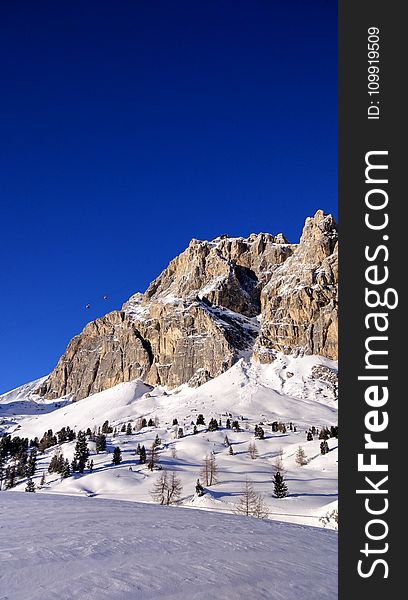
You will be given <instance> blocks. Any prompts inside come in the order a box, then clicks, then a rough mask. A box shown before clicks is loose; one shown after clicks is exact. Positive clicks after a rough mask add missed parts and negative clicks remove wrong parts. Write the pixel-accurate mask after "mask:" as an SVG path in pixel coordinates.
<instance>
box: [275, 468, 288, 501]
mask: <svg viewBox="0 0 408 600" xmlns="http://www.w3.org/2000/svg"><path fill="white" fill-rule="evenodd" d="M273 486H274V490H273V493H274V496H275V498H286V496H287V495H288V486H287V485H286V483H285V480H284V478H283V475H282V473H281V472H280V471H276V473H275V475H274V476H273Z"/></svg>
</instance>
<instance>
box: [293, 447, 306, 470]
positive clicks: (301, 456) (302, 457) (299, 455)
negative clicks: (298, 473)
mask: <svg viewBox="0 0 408 600" xmlns="http://www.w3.org/2000/svg"><path fill="white" fill-rule="evenodd" d="M295 461H296V464H297V465H299V467H303V466H304V465H307V457H306V454H305V451H304V450H303V448H302V446H299V448H298V449H297V450H296V455H295Z"/></svg>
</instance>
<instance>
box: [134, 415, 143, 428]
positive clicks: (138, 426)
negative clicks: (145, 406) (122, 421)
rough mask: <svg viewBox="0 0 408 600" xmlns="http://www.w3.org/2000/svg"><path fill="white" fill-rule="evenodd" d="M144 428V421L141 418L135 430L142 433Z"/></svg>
mask: <svg viewBox="0 0 408 600" xmlns="http://www.w3.org/2000/svg"><path fill="white" fill-rule="evenodd" d="M142 427H143V419H142V417H139V418H138V420H137V421H136V425H135V430H136V431H140V430H141V429H142Z"/></svg>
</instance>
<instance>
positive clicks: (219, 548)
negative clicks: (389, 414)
mask: <svg viewBox="0 0 408 600" xmlns="http://www.w3.org/2000/svg"><path fill="white" fill-rule="evenodd" d="M336 358H337V228H336V225H335V223H334V220H333V218H332V217H331V216H330V215H324V213H322V211H318V212H317V213H316V215H315V216H314V217H313V218H312V219H307V221H306V224H305V228H304V232H303V234H302V238H301V241H300V243H299V244H297V245H296V244H289V243H288V242H287V240H286V239H285V238H284V236H282V235H281V234H279V235H278V236H272V235H270V234H259V235H252V236H250V237H249V238H246V239H244V238H229V237H228V236H221V237H220V238H217V239H216V240H213V241H212V242H201V241H198V240H193V241H192V242H191V244H190V245H189V247H188V248H187V250H186V251H185V252H183V253H182V254H181V255H180V256H179V257H177V258H176V259H174V261H172V262H171V263H170V265H169V266H168V267H167V268H166V269H165V270H164V271H163V273H162V274H161V275H159V277H158V278H157V279H156V280H155V281H154V282H153V283H152V284H151V285H150V287H149V288H148V290H147V291H146V292H145V294H143V295H142V294H135V295H134V296H132V297H131V298H130V300H129V301H128V302H126V303H125V304H124V305H123V307H122V310H121V311H115V312H113V313H110V314H108V315H106V316H104V317H102V318H100V319H97V320H96V321H94V322H92V323H89V324H88V325H87V326H86V327H85V329H84V330H83V332H82V333H81V334H79V335H78V336H76V337H74V338H73V339H72V340H71V342H70V344H69V345H68V348H67V350H66V352H65V353H64V355H63V356H62V357H61V359H60V361H59V362H58V365H57V366H56V368H55V369H54V371H53V372H52V373H51V374H50V375H49V376H48V377H44V378H42V379H39V380H36V381H34V382H31V383H29V384H26V385H23V386H21V387H19V388H17V389H15V390H12V391H11V392H8V393H6V394H3V395H1V396H0V484H1V485H0V489H2V490H3V491H1V493H0V507H1V509H2V511H3V514H9V513H12V512H13V511H18V513H19V518H18V521H16V520H14V522H13V524H12V522H11V519H10V520H8V518H7V517H6V521H5V523H6V528H4V527H2V528H0V536H1V535H4V534H5V535H6V537H7V540H8V541H7V544H3V545H1V543H0V547H2V548H3V550H0V554H1V553H2V558H3V559H5V560H6V562H7V561H9V563H8V566H7V569H6V570H4V571H3V574H2V575H0V597H3V595H2V587H3V588H4V589H5V590H6V592H4V594H6V595H5V596H4V597H5V598H6V597H12V598H16V600H17V599H18V598H22V597H24V598H25V597H27V596H25V595H24V593H25V591H24V590H25V589H26V586H27V585H28V583H30V586H31V584H33V585H32V587H31V589H32V594H31V596H30V598H32V599H33V600H34V599H35V598H39V597H40V596H41V597H43V595H44V593H48V592H49V591H50V590H51V591H52V593H53V594H57V595H58V597H59V598H67V599H68V598H69V599H71V598H76V597H78V598H79V597H87V598H90V599H92V598H95V599H96V598H101V597H102V598H103V597H108V596H109V598H113V599H120V598H125V597H126V598H129V597H130V598H133V597H134V598H140V599H141V600H144V599H146V600H148V599H150V598H155V599H156V598H157V599H158V600H161V599H163V600H164V599H168V600H172V599H175V598H186V597H191V598H197V599H198V598H207V597H208V596H209V595H210V593H213V595H214V590H216V592H215V597H220V598H225V599H227V598H231V600H232V599H235V598H244V597H247V595H248V594H249V591H250V592H251V594H254V593H255V592H256V595H257V597H259V598H273V599H274V600H279V599H280V598H285V600H292V599H293V600H298V598H300V597H302V598H303V597H305V596H308V597H313V598H314V599H316V600H324V599H326V598H327V599H329V598H335V597H336V592H335V588H336V582H335V573H336V537H335V536H336V534H335V532H334V531H323V529H324V528H326V529H336V528H337V459H338V448H337V447H338V439H337V426H336V425H337V363H336V361H335V359H336ZM67 432H69V435H68V434H67ZM84 432H86V434H84ZM101 434H104V435H102V436H101ZM101 438H104V444H106V446H104V447H101V443H100V442H101ZM81 440H82V442H81V443H82V451H83V443H85V446H86V448H87V453H89V456H88V455H87V456H86V459H85V460H86V464H85V462H84V464H83V468H81V469H79V468H78V452H79V450H78V445H80V441H81ZM33 449H34V450H33ZM143 449H146V450H147V453H148V460H147V462H145V461H144V460H142V457H143ZM30 453H31V455H30ZM153 456H154V459H153ZM33 457H34V458H33ZM114 459H115V460H114ZM149 462H150V463H151V464H150V465H149V464H148V463H149ZM56 463H58V465H59V467H58V468H57V469H55V468H53V466H54V467H55V464H56ZM210 463H211V465H212V466H211V469H213V471H214V472H213V475H214V478H213V479H211V478H210V479H209V478H208V477H207V475H208V465H209V464H210ZM61 465H62V466H61ZM205 465H207V467H205ZM71 467H72V468H71ZM203 467H204V471H205V469H206V468H207V475H206V473H205V472H203ZM277 474H278V476H279V477H283V484H282V485H283V487H284V486H286V489H285V490H283V492H284V493H278V492H279V490H278V489H277V487H276V485H277V484H276V476H277ZM166 478H168V479H166ZM206 479H207V480H206ZM197 480H200V485H201V490H200V486H197ZM169 481H173V482H176V487H177V495H176V497H175V500H174V499H173V500H172V502H173V503H174V504H177V505H178V507H180V508H181V510H180V511H177V510H175V509H173V508H171V507H170V508H167V509H166V508H164V507H161V506H158V504H157V503H158V502H165V497H164V496H163V492H162V491H161V492H160V493H159V495H157V490H158V489H159V490H163V489H164V488H165V489H167V491H168V489H169V488H168V487H167V488H166V486H168V485H169V483H168V482H169ZM163 482H164V483H163ZM163 486H164V488H163ZM245 490H246V491H245ZM248 490H249V491H248ZM24 491H35V492H36V494H19V493H15V492H24ZM280 491H282V488H280ZM246 493H248V494H252V496H251V498H252V500H251V501H250V504H251V507H252V508H251V511H248V510H246V514H249V515H252V516H258V517H262V519H263V520H262V522H258V520H257V519H254V518H252V519H251V518H249V517H245V518H242V517H240V516H237V513H241V514H242V501H243V499H245V497H246V496H245V494H246ZM160 494H161V496H160ZM33 496H34V498H33ZM61 496H65V497H64V498H63V497H61ZM66 496H76V498H67V497H66ZM81 497H82V498H81ZM247 498H249V496H247ZM99 500H103V502H99ZM119 500H121V501H126V502H118V501H119ZM248 502H249V500H248ZM154 503H155V504H154ZM153 504H154V505H153ZM248 506H249V504H247V507H248ZM192 509H194V510H192ZM44 519H47V523H45V521H44ZM271 521H279V523H271ZM310 526H311V527H310ZM19 529H21V531H22V533H21V535H20V534H19V533H18V530H19ZM10 539H12V540H13V546H12V548H11V547H10ZM39 540H41V542H39ZM197 545H198V546H199V550H200V558H199V559H197V556H194V548H197ZM9 548H11V550H10V552H12V555H13V561H12V563H11V562H10V560H11V559H10V552H9ZM157 549H159V550H160V559H157V560H158V562H159V563H160V568H159V571H160V573H159V575H158V577H157V578H156V579H155V578H154V577H152V574H153V571H151V570H149V569H150V567H149V565H151V564H152V565H153V567H152V568H153V570H154V560H155V558H154V552H157V551H158V550H157ZM311 550H313V551H312V552H311ZM34 555H35V556H34ZM130 555H131V557H130ZM50 556H52V559H51V558H49V557H50ZM111 557H114V558H115V560H120V569H116V570H115V568H113V567H112V564H111ZM166 557H167V558H166ZM202 557H208V558H206V559H205V560H204V562H203V559H202ZM135 565H137V567H138V568H137V570H135ZM255 565H256V566H255ZM66 569H69V572H70V576H69V578H68V582H67V583H64V581H65V578H64V577H62V576H60V574H61V573H63V572H65V570H66ZM255 571H256V577H254V576H253V573H254V572H255ZM17 572H18V576H17V575H16V573H17ZM136 572H137V575H136ZM100 578H102V579H103V583H102V584H100V581H99V579H100ZM211 586H212V587H211ZM212 588H214V589H212ZM237 588H239V591H237ZM211 590H212V591H211ZM217 594H218V596H217Z"/></svg>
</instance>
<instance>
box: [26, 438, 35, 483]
mask: <svg viewBox="0 0 408 600" xmlns="http://www.w3.org/2000/svg"><path fill="white" fill-rule="evenodd" d="M36 468H37V448H36V447H35V446H34V447H33V448H32V449H31V453H30V456H29V458H28V461H27V471H26V472H27V475H28V476H29V477H32V476H33V475H34V473H35V470H36Z"/></svg>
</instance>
